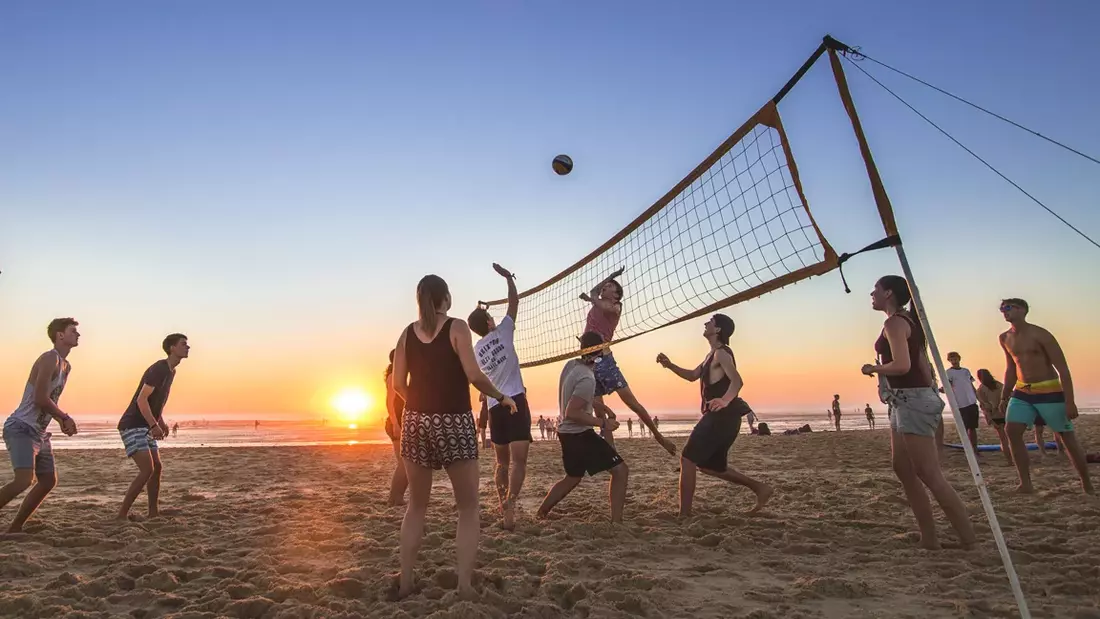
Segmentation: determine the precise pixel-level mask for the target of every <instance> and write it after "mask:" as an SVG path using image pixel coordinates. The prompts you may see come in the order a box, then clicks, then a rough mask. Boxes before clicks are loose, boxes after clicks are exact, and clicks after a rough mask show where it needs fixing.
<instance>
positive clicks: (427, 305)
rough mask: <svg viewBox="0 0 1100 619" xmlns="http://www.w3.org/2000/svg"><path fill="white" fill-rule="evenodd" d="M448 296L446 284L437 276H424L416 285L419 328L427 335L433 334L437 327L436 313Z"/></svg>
mask: <svg viewBox="0 0 1100 619" xmlns="http://www.w3.org/2000/svg"><path fill="white" fill-rule="evenodd" d="M449 294H450V290H449V289H448V288H447V282H445V281H443V278H442V277H440V276H438V275H425V276H424V277H423V278H422V279H421V280H420V283H419V284H417V285H416V305H417V310H418V312H419V314H420V326H421V327H423V328H424V331H426V332H427V333H429V334H431V333H435V328H436V327H437V326H439V316H438V315H437V311H438V310H439V307H440V306H441V305H443V301H444V300H445V299H446V298H447V295H449Z"/></svg>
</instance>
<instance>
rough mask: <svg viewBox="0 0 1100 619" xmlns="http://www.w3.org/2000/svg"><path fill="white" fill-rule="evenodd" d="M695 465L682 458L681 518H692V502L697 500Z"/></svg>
mask: <svg viewBox="0 0 1100 619" xmlns="http://www.w3.org/2000/svg"><path fill="white" fill-rule="evenodd" d="M695 472H696V466H695V463H694V462H692V461H691V460H688V459H687V458H684V457H682V456H681V457H680V517H681V518H687V517H689V516H691V502H692V499H694V498H695V478H696V473H695Z"/></svg>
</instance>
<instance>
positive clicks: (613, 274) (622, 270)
mask: <svg viewBox="0 0 1100 619" xmlns="http://www.w3.org/2000/svg"><path fill="white" fill-rule="evenodd" d="M625 271H626V267H619V270H618V271H615V272H614V273H612V274H611V275H609V276H608V279H615V278H616V277H618V276H620V275H622V274H623V273H624V272H625Z"/></svg>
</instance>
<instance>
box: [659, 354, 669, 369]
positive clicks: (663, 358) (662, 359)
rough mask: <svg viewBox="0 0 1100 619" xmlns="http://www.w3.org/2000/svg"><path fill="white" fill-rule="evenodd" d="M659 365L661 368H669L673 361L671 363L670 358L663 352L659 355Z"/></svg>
mask: <svg viewBox="0 0 1100 619" xmlns="http://www.w3.org/2000/svg"><path fill="white" fill-rule="evenodd" d="M657 363H660V364H661V367H665V368H667V367H668V366H669V365H671V364H672V361H669V359H668V356H667V355H665V353H663V352H662V353H657Z"/></svg>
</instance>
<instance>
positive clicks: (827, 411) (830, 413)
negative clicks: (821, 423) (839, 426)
mask: <svg viewBox="0 0 1100 619" xmlns="http://www.w3.org/2000/svg"><path fill="white" fill-rule="evenodd" d="M825 416H826V417H828V418H829V425H833V409H831V408H827V409H825Z"/></svg>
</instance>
